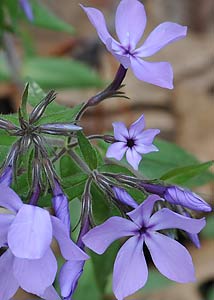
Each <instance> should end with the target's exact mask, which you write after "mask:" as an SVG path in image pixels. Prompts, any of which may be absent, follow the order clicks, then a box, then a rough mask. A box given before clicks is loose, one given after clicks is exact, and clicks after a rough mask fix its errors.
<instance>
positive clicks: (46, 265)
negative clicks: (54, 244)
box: [13, 248, 57, 296]
mask: <svg viewBox="0 0 214 300" xmlns="http://www.w3.org/2000/svg"><path fill="white" fill-rule="evenodd" d="M56 272H57V261H56V258H55V256H54V254H53V252H52V250H51V249H50V248H49V249H48V250H47V251H46V253H45V255H44V256H43V257H42V258H40V259H25V258H15V259H14V264H13V273H14V276H15V277H16V279H17V281H18V282H19V285H20V286H21V288H22V289H23V290H25V291H27V292H29V293H32V294H36V295H38V296H40V295H41V294H43V293H44V292H45V290H46V289H47V288H48V287H49V286H50V285H52V283H53V282H54V280H55V277H56Z"/></svg>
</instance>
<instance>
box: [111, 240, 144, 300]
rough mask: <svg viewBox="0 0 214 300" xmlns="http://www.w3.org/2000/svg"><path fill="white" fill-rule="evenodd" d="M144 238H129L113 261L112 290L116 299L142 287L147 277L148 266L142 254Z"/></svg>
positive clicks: (121, 298)
mask: <svg viewBox="0 0 214 300" xmlns="http://www.w3.org/2000/svg"><path fill="white" fill-rule="evenodd" d="M143 242H144V240H143V239H142V238H140V237H139V236H134V237H132V238H130V239H129V240H128V241H127V242H125V244H124V245H123V246H122V247H121V249H120V251H119V252H118V254H117V257H116V260H115V263H114V272H113V291H114V294H115V296H116V298H117V299H118V300H123V299H124V298H125V297H127V296H129V295H131V294H133V293H135V292H136V291H137V290H139V289H140V288H142V287H143V286H144V285H145V283H146V281H147V278H148V268H147V265H146V261H145V257H144V254H143Z"/></svg>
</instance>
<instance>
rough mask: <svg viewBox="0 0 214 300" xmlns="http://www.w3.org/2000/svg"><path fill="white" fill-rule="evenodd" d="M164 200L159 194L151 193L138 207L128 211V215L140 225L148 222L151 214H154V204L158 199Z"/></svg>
mask: <svg viewBox="0 0 214 300" xmlns="http://www.w3.org/2000/svg"><path fill="white" fill-rule="evenodd" d="M160 200H161V201H163V199H161V198H160V196H158V195H150V196H148V198H146V200H144V202H143V203H142V204H140V205H139V206H138V207H137V208H136V209H134V210H132V211H131V212H129V213H127V215H128V216H129V217H130V218H131V219H132V220H133V222H134V223H135V224H137V225H138V226H139V227H142V226H145V225H147V224H148V222H149V219H150V216H151V214H152V211H153V208H154V204H155V202H157V201H160Z"/></svg>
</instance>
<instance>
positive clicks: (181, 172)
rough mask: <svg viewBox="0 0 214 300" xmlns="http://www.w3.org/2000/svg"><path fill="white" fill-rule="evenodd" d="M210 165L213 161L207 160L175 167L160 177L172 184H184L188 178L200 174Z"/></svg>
mask: <svg viewBox="0 0 214 300" xmlns="http://www.w3.org/2000/svg"><path fill="white" fill-rule="evenodd" d="M212 165H213V161H208V162H205V163H202V164H196V165H191V166H187V167H182V168H176V169H173V170H171V171H169V172H167V173H166V174H164V175H162V176H161V178H160V179H161V180H165V181H167V182H169V183H173V184H179V185H185V184H188V182H189V180H191V179H193V178H195V177H196V176H198V175H202V174H203V173H204V172H205V171H207V170H208V169H209V168H210V167H211V166H212Z"/></svg>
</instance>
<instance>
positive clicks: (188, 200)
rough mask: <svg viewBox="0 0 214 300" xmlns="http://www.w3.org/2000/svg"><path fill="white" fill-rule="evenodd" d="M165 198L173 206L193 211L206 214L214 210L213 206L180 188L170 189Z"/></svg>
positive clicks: (172, 187)
mask: <svg viewBox="0 0 214 300" xmlns="http://www.w3.org/2000/svg"><path fill="white" fill-rule="evenodd" d="M164 198H165V199H166V201H168V202H170V203H172V204H176V205H181V206H184V207H188V208H190V209H193V210H198V211H206V212H210V211H211V210H212V208H211V206H210V205H209V204H208V203H207V202H205V201H204V200H203V199H202V198H201V197H199V196H198V195H197V194H195V193H193V192H192V191H190V190H188V189H183V188H181V187H179V186H170V187H168V188H167V190H166V192H165V194H164Z"/></svg>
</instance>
